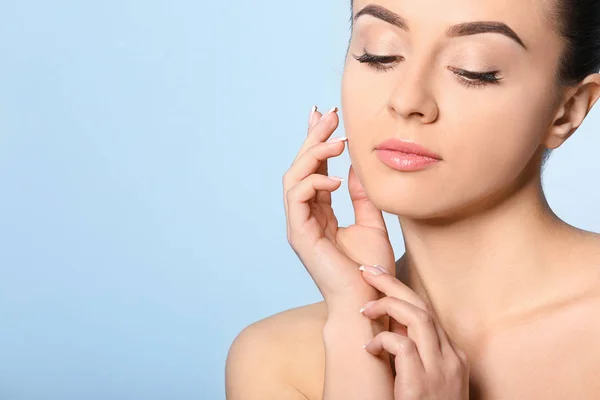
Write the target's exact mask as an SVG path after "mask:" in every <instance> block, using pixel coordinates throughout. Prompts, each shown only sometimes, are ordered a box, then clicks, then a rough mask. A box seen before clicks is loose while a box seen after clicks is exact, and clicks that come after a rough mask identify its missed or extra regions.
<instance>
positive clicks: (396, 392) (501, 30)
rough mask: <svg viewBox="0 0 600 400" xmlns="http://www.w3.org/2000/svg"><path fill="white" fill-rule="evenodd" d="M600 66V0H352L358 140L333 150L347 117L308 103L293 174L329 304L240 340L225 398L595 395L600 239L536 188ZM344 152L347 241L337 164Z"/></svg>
mask: <svg viewBox="0 0 600 400" xmlns="http://www.w3.org/2000/svg"><path fill="white" fill-rule="evenodd" d="M599 69H600V0H531V1H522V0H490V1H468V0H453V1H434V0H418V1H417V0H405V1H393V0H374V1H367V0H364V1H363V0H356V1H355V2H354V4H353V5H352V35H351V40H350V43H349V47H348V53H347V57H346V64H345V69H344V74H343V80H342V113H343V118H344V123H345V128H346V135H347V138H346V137H343V138H338V140H335V138H330V137H331V135H332V133H333V132H334V131H335V129H336V128H337V126H338V124H339V117H338V115H337V113H336V111H337V110H336V109H335V108H334V109H332V110H331V111H330V112H328V113H325V115H323V114H321V113H320V112H319V111H315V109H313V112H312V113H311V117H310V120H309V129H308V135H307V138H306V140H305V142H304V144H303V146H302V148H301V149H300V151H299V153H298V156H297V157H296V159H295V160H294V162H293V164H292V166H291V167H290V169H289V170H288V171H287V172H286V173H285V175H284V177H283V186H284V196H285V197H284V200H285V201H284V204H285V210H286V215H287V220H288V227H287V235H288V240H289V242H290V244H291V246H292V247H293V249H294V251H295V252H296V254H297V255H298V257H299V258H300V260H301V261H302V263H303V264H304V266H305V267H306V268H307V270H308V271H309V273H310V274H311V277H312V278H313V279H314V281H315V283H316V284H317V286H318V288H319V290H320V291H321V293H322V294H323V297H324V301H323V302H321V303H317V304H311V305H308V306H304V307H299V308H296V309H292V310H288V311H285V312H282V313H279V314H277V315H274V316H271V317H269V318H266V319H264V320H261V321H258V322H256V323H254V324H252V325H250V326H249V327H247V328H246V329H244V330H243V331H242V333H240V335H238V337H237V338H236V340H235V341H234V343H233V344H232V346H231V348H230V351H229V354H228V359H227V368H226V386H227V397H228V399H230V400H238V399H244V400H254V399H257V400H258V399H261V400H265V399H325V400H341V399H344V400H352V399H356V400H358V399H360V400H366V399H378V400H382V399H385V400H391V399H397V400H399V399H403V400H404V399H449V400H464V399H545V400H548V399H557V400H558V399H581V400H583V399H597V398H600V379H598V377H599V376H600V341H599V340H598V337H600V282H599V280H598V279H599V278H600V235H598V234H597V233H594V232H588V231H584V230H581V229H578V228H576V227H574V226H571V225H569V224H567V223H566V222H564V221H562V220H561V219H560V218H559V217H558V216H557V215H555V214H554V213H553V212H552V210H551V208H550V207H549V205H548V203H547V202H546V199H545V196H544V193H543V190H542V183H541V175H542V169H543V164H544V161H545V160H546V158H547V156H548V154H549V151H551V150H552V149H555V148H557V147H559V146H560V145H561V144H562V143H564V142H565V140H567V139H568V138H569V137H570V136H571V135H572V134H573V133H574V132H575V131H576V129H577V128H578V127H579V126H580V125H581V123H582V122H583V120H584V118H585V117H586V115H587V114H588V112H589V111H590V109H591V107H592V106H593V105H594V103H595V102H596V100H597V99H598V97H599V96H600V74H598V73H597V72H598V70H599ZM346 142H347V145H348V151H349V155H350V159H351V161H352V166H351V167H350V171H349V175H348V189H349V191H350V197H351V199H352V202H353V205H354V209H355V216H356V221H355V224H354V225H351V226H349V227H345V228H341V227H338V225H337V220H336V218H335V215H334V213H333V211H332V209H331V192H332V191H334V190H336V189H338V188H339V187H340V185H341V183H340V181H339V179H332V178H331V177H328V176H327V159H328V158H330V157H335V156H338V155H340V154H341V153H342V152H343V150H344V148H345V143H346ZM381 210H384V211H386V212H388V213H392V214H395V215H397V216H398V221H399V223H400V226H401V229H402V233H403V237H404V244H405V248H406V252H405V254H404V255H403V256H402V257H401V258H400V259H398V260H397V261H395V257H394V254H393V251H392V248H391V246H390V242H389V238H388V234H387V230H386V226H385V223H384V220H383V217H382V214H381ZM363 265H364V267H361V268H360V269H359V266H363ZM373 265H377V266H376V267H375V268H374V269H373V268H372V267H373ZM377 271H379V272H380V273H379V274H377ZM371 272H375V274H371ZM365 308H366V310H365ZM359 311H360V312H359ZM367 343H368V345H367V346H366V347H365V348H363V345H364V344H367Z"/></svg>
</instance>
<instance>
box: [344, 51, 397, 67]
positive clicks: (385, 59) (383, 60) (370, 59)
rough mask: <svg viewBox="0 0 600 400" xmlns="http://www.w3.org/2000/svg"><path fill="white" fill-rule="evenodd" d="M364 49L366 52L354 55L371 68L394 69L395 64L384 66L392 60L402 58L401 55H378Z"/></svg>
mask: <svg viewBox="0 0 600 400" xmlns="http://www.w3.org/2000/svg"><path fill="white" fill-rule="evenodd" d="M363 51H364V54H362V55H360V56H359V57H357V56H355V55H353V57H354V58H355V59H356V60H357V61H358V62H360V63H366V64H367V65H369V66H370V67H371V68H374V69H376V70H378V71H383V72H387V71H391V70H392V69H394V68H395V67H396V66H395V65H392V66H384V65H387V64H391V63H392V62H394V61H397V60H399V59H401V58H402V57H399V56H376V55H374V54H369V53H368V52H367V51H365V50H363Z"/></svg>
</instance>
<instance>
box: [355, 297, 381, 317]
mask: <svg viewBox="0 0 600 400" xmlns="http://www.w3.org/2000/svg"><path fill="white" fill-rule="evenodd" d="M375 303H377V300H371V301H369V302H368V303H366V304H365V305H364V306H363V307H362V308H361V309H360V310H359V311H358V312H359V313H361V314H362V313H363V311H365V310H366V309H368V308H370V307H372V306H373V304H375Z"/></svg>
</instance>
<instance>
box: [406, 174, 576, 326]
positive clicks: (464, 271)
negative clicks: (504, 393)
mask: <svg viewBox="0 0 600 400" xmlns="http://www.w3.org/2000/svg"><path fill="white" fill-rule="evenodd" d="M399 221H400V225H401V229H402V232H403V236H404V245H405V248H406V253H405V254H404V256H403V257H402V258H401V259H400V260H399V264H398V267H399V268H400V269H399V270H398V272H397V275H398V277H399V279H401V280H402V281H404V282H405V283H406V284H407V285H408V286H409V287H411V288H412V289H413V290H414V291H415V292H416V293H417V294H419V295H420V296H421V298H423V299H424V300H426V301H427V302H429V303H430V304H431V305H432V307H433V310H434V311H435V313H436V314H437V316H438V318H439V320H440V321H442V325H443V326H444V328H445V329H446V330H447V331H448V332H450V331H455V332H461V333H458V335H462V334H463V333H464V334H468V335H471V334H476V333H475V332H482V331H486V330H487V329H488V328H490V327H491V326H492V325H494V326H495V325H496V324H498V323H499V322H500V320H504V321H505V320H506V319H507V318H510V317H512V316H518V315H523V314H524V313H526V312H527V311H530V310H532V309H533V308H534V307H535V306H536V305H537V306H540V305H541V303H542V301H543V300H542V298H543V296H545V295H547V296H551V295H552V293H554V294H555V297H556V292H557V288H559V287H561V286H560V285H562V283H561V282H562V279H566V278H565V277H566V276H568V274H569V266H568V265H565V262H564V258H565V255H568V254H569V252H571V253H572V252H573V249H574V248H575V246H576V245H577V243H581V238H582V235H583V233H581V232H585V231H581V230H578V229H576V228H574V227H572V226H571V225H568V224H566V223H565V222H563V221H562V220H560V219H559V218H558V217H557V216H556V215H555V214H554V213H553V212H552V210H551V209H550V207H549V206H548V203H547V202H546V199H545V197H544V195H543V192H542V189H541V182H540V180H539V179H537V180H534V181H533V182H530V183H529V184H526V185H523V186H522V187H520V188H519V189H518V190H517V191H516V192H513V193H512V194H511V195H510V196H507V197H506V198H504V199H503V200H502V201H500V202H498V203H496V204H495V205H494V206H493V207H489V206H488V207H486V208H485V209H482V210H480V211H478V212H476V213H471V214H469V216H468V217H461V218H456V219H453V220H450V219H445V220H444V221H443V222H440V220H439V219H438V220H436V221H435V222H432V220H428V221H424V220H415V219H409V218H404V217H399ZM467 332H468V333H467Z"/></svg>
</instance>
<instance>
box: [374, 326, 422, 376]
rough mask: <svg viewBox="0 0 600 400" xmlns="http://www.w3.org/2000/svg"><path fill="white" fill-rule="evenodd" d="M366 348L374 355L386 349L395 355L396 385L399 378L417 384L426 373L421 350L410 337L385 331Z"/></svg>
mask: <svg viewBox="0 0 600 400" xmlns="http://www.w3.org/2000/svg"><path fill="white" fill-rule="evenodd" d="M365 350H366V351H368V352H369V353H371V354H373V355H379V354H381V352H382V351H384V350H385V351H387V352H388V353H390V354H392V355H394V356H395V360H394V366H395V369H396V381H395V383H394V385H396V384H397V382H398V380H399V379H402V380H404V381H406V382H412V383H413V384H417V383H418V382H420V381H421V380H422V379H423V378H424V376H425V374H426V371H425V367H424V366H423V362H422V360H421V356H420V355H419V350H418V349H417V346H416V344H415V342H414V341H413V340H412V339H411V338H409V337H406V336H402V335H398V334H396V333H392V332H389V331H383V332H380V333H378V334H377V335H376V336H375V337H374V338H373V339H371V341H369V342H368V343H367V344H366V346H365Z"/></svg>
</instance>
